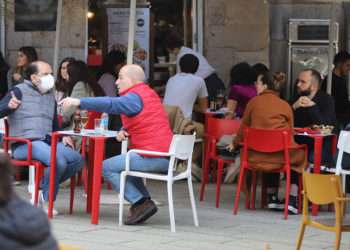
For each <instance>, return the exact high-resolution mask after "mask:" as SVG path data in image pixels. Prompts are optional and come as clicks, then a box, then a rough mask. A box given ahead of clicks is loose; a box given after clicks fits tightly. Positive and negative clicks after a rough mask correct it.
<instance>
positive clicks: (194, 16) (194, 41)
mask: <svg viewBox="0 0 350 250" xmlns="http://www.w3.org/2000/svg"><path fill="white" fill-rule="evenodd" d="M192 48H193V50H194V51H198V31H197V0H192Z"/></svg>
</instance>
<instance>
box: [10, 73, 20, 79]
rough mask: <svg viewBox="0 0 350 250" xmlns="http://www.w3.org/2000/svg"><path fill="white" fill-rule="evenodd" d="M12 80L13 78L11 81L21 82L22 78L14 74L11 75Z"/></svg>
mask: <svg viewBox="0 0 350 250" xmlns="http://www.w3.org/2000/svg"><path fill="white" fill-rule="evenodd" d="M12 78H13V80H15V81H19V80H21V78H22V76H21V75H20V74H18V73H14V74H13V75H12Z"/></svg>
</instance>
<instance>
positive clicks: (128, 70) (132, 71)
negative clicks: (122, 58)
mask: <svg viewBox="0 0 350 250" xmlns="http://www.w3.org/2000/svg"><path fill="white" fill-rule="evenodd" d="M120 71H122V72H124V73H125V76H127V77H129V78H130V79H132V83H135V84H136V83H140V82H145V81H146V76H145V72H144V71H143V69H142V68H141V67H140V66H139V65H137V64H130V65H125V66H124V67H123V68H122V69H121V70H120Z"/></svg>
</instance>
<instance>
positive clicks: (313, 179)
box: [296, 172, 350, 250]
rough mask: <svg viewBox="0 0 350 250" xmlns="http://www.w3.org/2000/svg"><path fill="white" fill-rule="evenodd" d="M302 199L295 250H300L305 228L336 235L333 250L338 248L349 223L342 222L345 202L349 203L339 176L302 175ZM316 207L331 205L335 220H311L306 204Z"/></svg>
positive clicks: (349, 230) (349, 229) (347, 230)
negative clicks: (301, 214)
mask: <svg viewBox="0 0 350 250" xmlns="http://www.w3.org/2000/svg"><path fill="white" fill-rule="evenodd" d="M303 184H304V191H303V194H304V199H303V216H302V221H301V227H300V233H299V237H298V242H297V246H296V249H297V250H299V249H300V248H301V243H302V240H303V237H304V232H305V227H306V226H312V227H315V228H318V229H321V230H326V231H331V232H335V233H336V240H335V245H334V249H336V250H338V249H339V247H340V240H341V233H342V232H350V223H349V221H348V223H346V222H345V221H344V220H343V217H344V205H345V202H350V198H345V196H344V194H343V192H342V187H341V181H340V176H337V175H321V174H310V173H306V172H304V173H303ZM309 201H310V202H312V203H314V204H317V205H326V204H333V205H334V208H335V219H324V220H322V219H320V220H317V221H316V220H312V219H311V218H310V217H309V214H308V202H309Z"/></svg>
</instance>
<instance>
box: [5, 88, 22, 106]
mask: <svg viewBox="0 0 350 250" xmlns="http://www.w3.org/2000/svg"><path fill="white" fill-rule="evenodd" d="M21 103H22V102H21V101H20V100H18V99H17V97H16V96H15V94H14V93H13V91H11V99H10V101H9V103H8V104H7V106H8V107H9V108H10V109H17V108H18V107H19V105H21Z"/></svg>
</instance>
